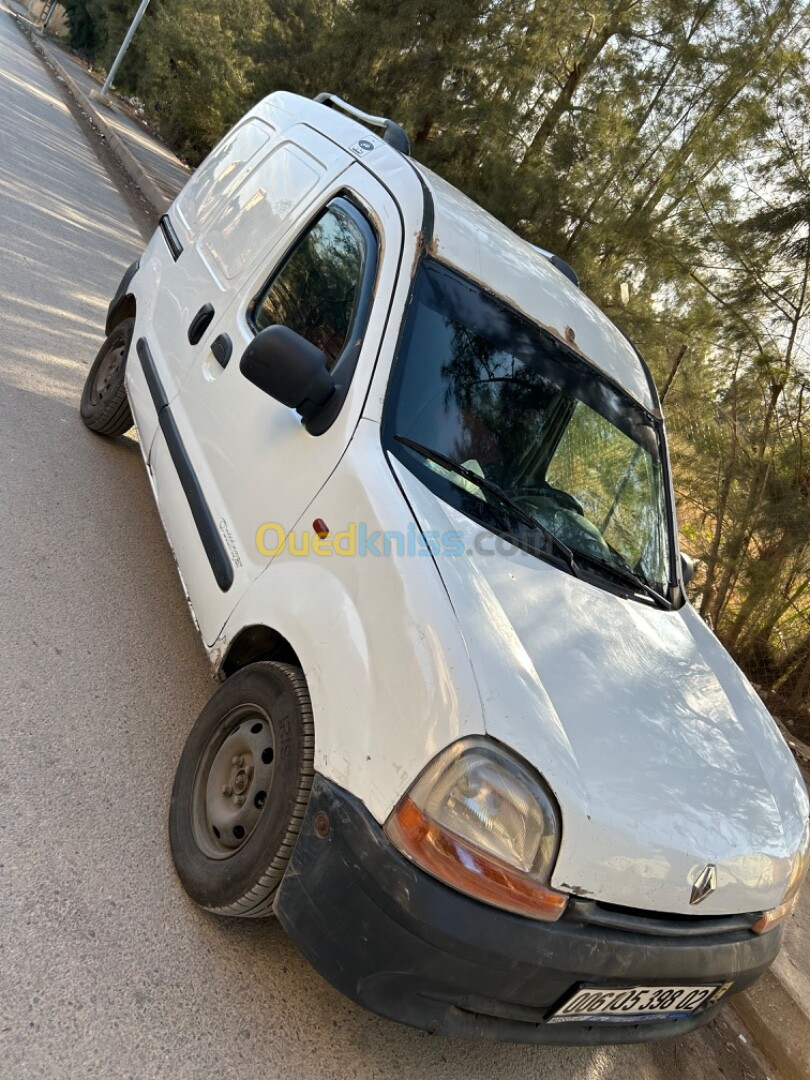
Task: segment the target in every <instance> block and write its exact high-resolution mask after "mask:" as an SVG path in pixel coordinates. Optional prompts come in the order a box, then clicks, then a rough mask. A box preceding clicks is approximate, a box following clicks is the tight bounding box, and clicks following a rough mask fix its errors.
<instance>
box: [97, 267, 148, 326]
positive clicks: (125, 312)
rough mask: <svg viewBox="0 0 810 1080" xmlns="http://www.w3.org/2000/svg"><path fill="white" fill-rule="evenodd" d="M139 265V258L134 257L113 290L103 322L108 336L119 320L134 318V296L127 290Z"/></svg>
mask: <svg viewBox="0 0 810 1080" xmlns="http://www.w3.org/2000/svg"><path fill="white" fill-rule="evenodd" d="M140 266H141V260H140V259H136V260H135V262H134V263H132V264H131V265H130V266H128V267H127V268H126V270H125V271H124V276H123V277H122V278H121V281H120V282H119V283H118V288H117V289H116V290H115V296H114V297H113V298H112V300H111V301H110V306H109V307H108V308H107V321H106V323H105V327H104V332H105V333H106V334H107V336H109V335H110V334H111V333H112V331H113V330H114V329H115V327H116V326H118V324H119V323H120V322H123V321H124V319H134V318H135V308H136V304H135V296H134V295H133V293H131V292H130V291H129V287H130V285H131V284H132V279H133V278H134V277H135V275H136V274H137V273H138V270H139V269H140Z"/></svg>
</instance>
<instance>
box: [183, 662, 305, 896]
mask: <svg viewBox="0 0 810 1080" xmlns="http://www.w3.org/2000/svg"><path fill="white" fill-rule="evenodd" d="M314 742H315V739H314V730H313V723H312V708H311V705H310V701H309V694H308V692H307V686H306V682H305V680H304V676H303V674H302V672H301V671H300V669H299V668H296V667H293V666H291V665H290V664H277V663H271V662H269V661H265V662H261V663H257V664H250V665H249V666H248V667H245V668H243V669H242V670H241V671H238V672H236V674H234V675H232V676H231V677H230V678H229V679H227V680H226V681H225V682H224V683H223V684H222V686H221V687H220V688H219V689H218V690H217V692H216V693H215V694H214V696H213V697H212V698H211V700H210V701H209V702H208V704H207V705H206V706H205V708H204V709H203V711H202V712H201V713H200V715H199V717H198V719H197V722H196V723H195V725H194V727H193V728H192V730H191V734H190V735H189V737H188V740H187V741H186V745H185V747H184V748H183V753H182V755H181V757H180V763H179V764H178V766H177V774H176V776H175V780H174V788H173V789H172V801H171V808H170V811H169V840H170V842H171V849H172V857H173V858H174V864H175V867H176V869H177V874H178V876H179V878H180V881H181V882H182V884H183V887H184V888H185V890H186V892H187V893H188V894H189V896H190V897H191V898H192V900H195V901H196V902H197V903H198V904H199V905H200V906H201V907H203V908H205V909H206V910H207V911H212V912H215V913H216V914H218V915H237V916H260V915H270V914H272V903H273V897H274V895H275V891H276V889H277V888H278V886H279V884H280V882H281V879H282V877H283V875H284V871H285V869H286V867H287V863H288V862H289V860H290V856H291V855H292V850H293V847H294V845H295V841H296V838H297V836H298V832H299V829H300V827H301V821H302V819H303V817H304V812H305V810H306V806H307V802H308V800H309V793H310V790H311V788H312V777H313V759H314Z"/></svg>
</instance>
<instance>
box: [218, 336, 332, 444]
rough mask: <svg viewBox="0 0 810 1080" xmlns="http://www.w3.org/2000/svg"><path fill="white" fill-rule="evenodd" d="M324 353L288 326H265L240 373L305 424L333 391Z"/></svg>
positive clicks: (243, 356)
mask: <svg viewBox="0 0 810 1080" xmlns="http://www.w3.org/2000/svg"><path fill="white" fill-rule="evenodd" d="M326 365H327V359H326V354H325V353H324V352H322V351H321V350H320V349H318V348H316V347H315V346H314V345H313V344H312V343H311V342H309V341H307V340H306V338H302V337H301V335H300V334H296V332H295V331H294V330H290V328H289V327H288V326H268V327H267V328H266V329H264V330H261V331H260V332H259V333H258V334H257V335H256V337H255V338H254V339H253V341H251V343H250V345H248V347H247V348H246V349H245V351H244V353H243V354H242V359H241V360H240V361H239V370H240V371H241V372H242V374H243V375H244V376H245V378H246V379H248V380H249V381H250V382H252V383H253V385H254V386H258V387H259V389H260V390H264V392H265V394H269V395H270V397H272V398H275V399H276V401H280V402H281V404H282V405H287V406H288V407H289V408H291V409H295V410H296V411H297V412H299V413H300V414H301V419H302V420H303V421H304V423H305V424H306V423H307V421H308V420H311V419H312V418H313V417H314V416H315V415H316V414H317V413H318V412H319V410H320V409H322V408H323V407H324V405H326V404H328V402H329V399H330V398H331V397H332V395H333V394H334V392H335V381H334V379H333V378H332V376H331V375H330V374H329V372H328V371H327V370H326Z"/></svg>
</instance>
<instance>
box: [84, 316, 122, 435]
mask: <svg viewBox="0 0 810 1080" xmlns="http://www.w3.org/2000/svg"><path fill="white" fill-rule="evenodd" d="M134 330H135V320H134V319H124V320H123V322H120V323H119V324H118V325H117V326H115V327H113V329H112V331H111V332H110V335H109V337H108V338H107V340H106V341H105V342H104V344H103V345H102V346H101V348H100V349H99V351H98V355H97V356H96V358H95V360H94V361H93V366H92V367H91V368H90V371H89V372H88V374H87V379H86V380H85V384H84V390H83V391H82V400H81V405H80V407H79V411H80V412H81V416H82V420H83V421H84V423H85V424H86V426H87V427H89V428H90V430H91V431H95V432H96V433H97V434H99V435H109V436H114V435H123V434H124V432H125V431H129V429H130V428H131V427H132V423H133V421H132V413H131V412H130V408H129V401H128V400H127V391H126V387H125V386H124V372H125V370H126V364H127V354H128V353H129V346H130V344H131V342H132V334H133V331H134Z"/></svg>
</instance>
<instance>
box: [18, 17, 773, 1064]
mask: <svg viewBox="0 0 810 1080" xmlns="http://www.w3.org/2000/svg"><path fill="white" fill-rule="evenodd" d="M89 139H90V137H89V136H86V135H85V132H84V130H83V128H82V127H80V126H79V124H78V122H77V120H76V119H75V118H74V116H73V115H72V114H71V112H70V111H69V110H68V108H67V107H66V105H65V103H64V101H63V98H62V95H61V92H60V89H59V85H58V83H56V82H55V81H53V80H52V78H51V76H50V75H49V74H48V73H47V72H46V71H45V69H44V68H43V67H42V65H41V62H40V60H39V59H38V58H37V57H36V56H35V55H34V53H33V52H32V51H31V49H30V47H29V44H28V42H27V40H26V39H25V38H24V37H23V35H22V34H21V33H20V32H19V31H18V30H17V28H16V27H15V25H14V23H13V22H12V20H11V18H10V17H9V16H8V14H7V13H6V12H5V11H4V10H0V509H1V510H2V513H0V553H1V555H2V564H1V565H2V573H1V574H0V1075H1V1076H2V1077H3V1078H4V1080H5V1078H8V1080H12V1078H13V1080H22V1078H27V1077H49V1078H50V1077H55V1078H60V1077H73V1076H76V1077H79V1076H80V1077H83V1078H84V1077H127V1076H132V1077H138V1078H139V1080H141V1078H146V1077H153V1076H154V1077H181V1078H184V1077H250V1076H258V1075H261V1076H265V1077H267V1076H270V1077H276V1076H284V1077H317V1078H319V1080H326V1078H329V1077H340V1078H344V1077H369V1078H371V1077H374V1078H377V1080H382V1078H388V1077H390V1078H396V1080H402V1078H403V1077H406V1078H410V1077H441V1078H463V1080H475V1078H482V1080H483V1078H486V1080H489V1078H491V1077H509V1078H510V1080H522V1078H528V1077H543V1078H544V1080H556V1078H565V1080H570V1078H572V1077H574V1078H581V1080H620V1078H621V1080H624V1078H626V1077H629V1076H633V1077H636V1078H638V1080H660V1078H675V1077H678V1078H679V1080H680V1078H682V1077H684V1076H688V1077H690V1080H703V1078H707V1080H708V1078H712V1080H714V1078H716V1077H719V1076H720V1075H724V1076H725V1077H726V1078H727V1080H734V1078H737V1077H739V1078H742V1077H754V1076H760V1075H763V1074H762V1073H761V1072H759V1071H758V1070H757V1069H756V1068H754V1067H752V1066H750V1065H749V1064H746V1059H745V1057H744V1056H742V1055H741V1054H740V1052H739V1051H740V1047H741V1046H742V1044H741V1043H739V1042H738V1038H739V1036H738V1034H737V1033H736V1032H734V1031H732V1030H731V1029H730V1028H729V1027H727V1026H724V1025H720V1026H718V1025H717V1024H715V1025H713V1026H712V1027H711V1028H710V1029H708V1030H707V1031H706V1032H703V1033H696V1034H695V1035H692V1036H689V1037H687V1038H685V1039H682V1040H681V1041H679V1042H677V1043H666V1044H662V1045H657V1046H652V1047H626V1048H615V1049H604V1048H590V1049H550V1048H533V1047H525V1046H511V1045H492V1044H482V1043H465V1042H461V1041H450V1040H443V1039H438V1038H431V1037H430V1036H428V1035H426V1034H423V1033H420V1032H415V1031H411V1030H409V1029H406V1028H404V1027H400V1026H398V1025H395V1024H392V1023H389V1022H387V1021H385V1020H382V1019H379V1018H378V1017H375V1016H372V1015H371V1014H369V1013H367V1012H365V1011H363V1010H362V1009H360V1008H358V1007H356V1006H355V1005H353V1004H351V1003H350V1002H348V1001H346V1000H345V999H344V998H342V997H341V996H340V995H339V994H338V993H337V992H336V991H334V990H332V989H331V988H330V987H329V986H328V985H327V984H326V983H325V982H324V981H323V980H322V979H321V978H320V976H318V975H317V974H316V973H315V972H314V971H313V970H312V969H311V968H310V967H309V965H308V964H307V962H306V961H305V960H303V959H302V957H301V956H300V955H299V954H298V952H297V951H296V949H295V948H294V947H293V946H292V944H291V943H290V942H289V941H288V940H287V939H286V937H285V935H284V933H283V931H282V930H281V928H280V927H279V926H278V925H277V924H276V923H275V922H273V921H266V922H260V923H258V924H257V923H255V922H240V921H238V920H225V919H218V918H214V917H211V916H207V915H205V914H203V913H201V912H200V911H199V910H197V909H196V908H195V907H194V906H193V904H192V903H191V902H190V901H189V900H188V899H187V898H186V896H185V895H184V893H183V892H182V890H181V888H180V886H179V884H178V882H177V880H176V878H175V876H174V873H173V870H172V864H171V860H170V857H169V850H168V843H167V835H166V813H167V807H168V800H169V792H170V787H171V781H172V774H173V770H174V766H175V762H176V760H177V758H178V755H179V753H180V749H181V745H182V743H183V739H184V736H185V733H186V732H187V731H188V729H189V727H190V726H191V724H192V722H193V720H194V717H195V715H196V714H197V712H198V711H199V709H200V708H201V707H202V705H203V703H204V702H205V700H206V698H207V697H208V695H209V694H210V693H211V691H212V690H213V684H212V682H211V680H210V677H209V673H208V669H207V664H206V661H205V659H204V657H203V653H202V650H201V648H200V646H199V644H198V642H197V638H196V635H195V631H194V628H193V625H192V622H191V619H190V618H189V615H188V613H187V611H186V608H185V604H184V601H183V598H182V594H181V590H180V585H179V582H178V579H177V576H176V573H175V569H174V565H173V563H172V559H171V554H170V551H169V548H168V545H167V543H166V541H165V539H164V536H163V533H162V530H161V526H160V522H159V519H158V516H157V513H156V511H155V509H154V507H153V504H152V500H151V493H150V490H149V485H148V483H147V479H146V475H145V472H144V469H143V466H142V463H141V459H140V455H139V452H138V448H137V445H136V443H135V442H134V440H133V439H131V438H124V439H119V440H117V441H114V442H110V441H104V440H103V439H100V438H98V437H96V436H94V435H91V434H90V433H89V432H88V431H86V430H85V428H84V427H83V426H82V424H81V422H80V420H79V414H78V409H77V404H78V399H79V394H80V391H81V386H82V383H83V380H84V377H85V375H86V372H87V369H88V367H89V364H90V362H91V361H92V359H93V356H94V355H95V353H96V350H97V349H98V347H99V345H100V343H101V337H102V335H101V327H102V323H103V317H104V312H105V309H106V305H107V302H108V300H109V298H110V296H111V294H112V292H113V291H114V289H115V286H116V284H117V281H118V279H119V276H120V273H121V271H122V270H123V268H124V267H125V266H126V265H127V264H128V263H129V262H130V261H131V260H132V258H133V257H134V256H135V255H136V254H137V253H138V251H139V249H140V248H141V247H142V244H143V239H144V236H143V232H144V223H143V222H141V221H139V220H136V219H135V218H134V217H133V216H132V211H131V210H130V203H129V202H127V201H126V200H125V199H124V198H123V197H122V196H121V194H120V193H119V191H118V188H117V185H116V183H115V182H114V180H113V179H112V177H111V176H110V175H108V173H107V172H106V170H105V167H104V165H102V164H101V162H100V160H99V158H98V157H97V155H96V153H95V150H94V148H93V146H92V144H91V142H90V141H89Z"/></svg>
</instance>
